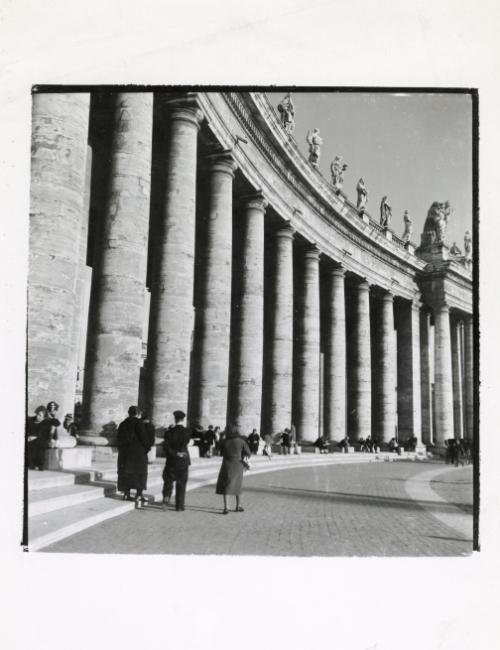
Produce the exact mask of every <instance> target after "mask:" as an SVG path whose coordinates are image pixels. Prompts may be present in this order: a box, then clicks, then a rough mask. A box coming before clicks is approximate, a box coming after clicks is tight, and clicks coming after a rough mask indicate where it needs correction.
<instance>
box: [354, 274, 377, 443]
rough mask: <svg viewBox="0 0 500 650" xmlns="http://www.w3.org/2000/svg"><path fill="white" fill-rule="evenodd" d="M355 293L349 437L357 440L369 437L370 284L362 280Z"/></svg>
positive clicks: (370, 401)
mask: <svg viewBox="0 0 500 650" xmlns="http://www.w3.org/2000/svg"><path fill="white" fill-rule="evenodd" d="M354 292H355V308H354V312H355V325H354V327H355V330H354V337H353V338H354V341H353V343H354V350H353V362H354V365H353V368H352V378H353V391H352V396H353V402H352V409H353V412H352V419H351V422H352V431H350V434H351V435H352V438H353V440H358V439H359V438H366V436H368V435H370V434H371V417H372V416H371V407H372V381H371V349H370V285H369V284H368V282H366V280H364V281H362V282H360V283H359V284H358V285H357V287H355V288H354Z"/></svg>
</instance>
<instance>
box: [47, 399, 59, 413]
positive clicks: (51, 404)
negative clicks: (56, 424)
mask: <svg viewBox="0 0 500 650" xmlns="http://www.w3.org/2000/svg"><path fill="white" fill-rule="evenodd" d="M53 408H54V409H55V410H56V411H57V409H58V408H59V404H58V403H57V402H54V401H52V402H49V403H48V404H47V411H50V410H51V409H53Z"/></svg>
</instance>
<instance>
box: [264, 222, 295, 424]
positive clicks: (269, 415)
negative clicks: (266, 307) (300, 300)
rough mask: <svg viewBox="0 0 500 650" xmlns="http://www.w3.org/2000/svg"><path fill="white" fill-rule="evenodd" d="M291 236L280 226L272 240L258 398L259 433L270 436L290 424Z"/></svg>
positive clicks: (291, 340) (291, 339)
mask: <svg viewBox="0 0 500 650" xmlns="http://www.w3.org/2000/svg"><path fill="white" fill-rule="evenodd" d="M293 232H294V231H293V229H292V228H291V227H290V226H284V227H283V228H281V229H280V230H278V232H277V233H276V236H275V248H274V254H275V259H274V263H275V265H274V274H273V276H272V278H271V307H270V309H271V314H270V319H269V320H270V325H269V350H268V363H267V385H266V390H264V391H263V395H262V411H263V421H262V431H263V432H266V433H271V434H275V433H278V432H279V431H283V429H284V428H286V427H290V425H291V420H292V378H293Z"/></svg>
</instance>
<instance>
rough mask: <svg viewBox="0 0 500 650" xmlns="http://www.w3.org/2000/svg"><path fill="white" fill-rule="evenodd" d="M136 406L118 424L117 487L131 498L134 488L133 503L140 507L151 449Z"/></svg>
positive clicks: (145, 484)
mask: <svg viewBox="0 0 500 650" xmlns="http://www.w3.org/2000/svg"><path fill="white" fill-rule="evenodd" d="M140 416H141V413H140V411H139V409H138V408H137V406H131V407H130V408H129V409H128V417H127V418H125V420H123V422H121V423H120V425H119V426H118V435H117V442H118V449H119V451H118V483H119V487H118V489H119V490H120V488H122V489H121V490H120V491H122V492H123V493H124V495H123V498H124V499H128V500H130V499H131V496H130V491H131V490H135V503H136V507H137V508H141V507H142V506H143V505H144V504H145V503H146V499H145V498H144V496H143V493H144V490H146V489H147V482H148V451H149V450H150V449H151V444H150V437H149V434H148V431H147V430H146V427H145V426H144V422H143V421H142V420H141V419H140Z"/></svg>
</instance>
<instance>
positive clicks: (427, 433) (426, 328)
mask: <svg viewBox="0 0 500 650" xmlns="http://www.w3.org/2000/svg"><path fill="white" fill-rule="evenodd" d="M430 354H431V348H430V314H429V312H427V311H424V310H421V312H420V393H421V403H422V416H421V417H422V442H423V443H424V444H425V445H430V444H432V443H433V435H432V433H433V432H432V381H431V358H430Z"/></svg>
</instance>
